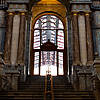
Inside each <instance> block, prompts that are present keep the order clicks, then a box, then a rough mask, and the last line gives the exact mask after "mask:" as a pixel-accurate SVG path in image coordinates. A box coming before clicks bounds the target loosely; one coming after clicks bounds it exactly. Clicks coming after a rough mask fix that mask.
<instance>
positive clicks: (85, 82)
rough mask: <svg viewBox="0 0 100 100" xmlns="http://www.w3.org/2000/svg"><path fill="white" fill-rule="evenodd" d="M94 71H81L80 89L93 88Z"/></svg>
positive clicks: (88, 89)
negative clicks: (92, 77) (92, 76)
mask: <svg viewBox="0 0 100 100" xmlns="http://www.w3.org/2000/svg"><path fill="white" fill-rule="evenodd" d="M91 75H92V73H79V74H78V80H79V91H90V90H92V81H91V80H90V77H91Z"/></svg>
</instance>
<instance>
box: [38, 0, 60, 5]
mask: <svg viewBox="0 0 100 100" xmlns="http://www.w3.org/2000/svg"><path fill="white" fill-rule="evenodd" d="M37 4H61V3H60V2H59V1H57V0H41V1H40V2H38V3H37Z"/></svg>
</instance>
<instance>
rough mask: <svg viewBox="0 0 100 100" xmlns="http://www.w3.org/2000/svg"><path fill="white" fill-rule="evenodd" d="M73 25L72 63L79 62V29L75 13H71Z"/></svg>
mask: <svg viewBox="0 0 100 100" xmlns="http://www.w3.org/2000/svg"><path fill="white" fill-rule="evenodd" d="M72 26H73V56H74V64H73V65H77V64H80V45H79V30H78V16H77V14H76V13H74V14H73V19H72Z"/></svg>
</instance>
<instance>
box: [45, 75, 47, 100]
mask: <svg viewBox="0 0 100 100" xmlns="http://www.w3.org/2000/svg"><path fill="white" fill-rule="evenodd" d="M46 90H47V75H46V76H45V95H44V100H46Z"/></svg>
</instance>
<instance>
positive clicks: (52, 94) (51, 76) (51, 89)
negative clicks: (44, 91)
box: [51, 75, 54, 100]
mask: <svg viewBox="0 0 100 100" xmlns="http://www.w3.org/2000/svg"><path fill="white" fill-rule="evenodd" d="M51 91H52V100H54V95H53V79H52V75H51Z"/></svg>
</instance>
